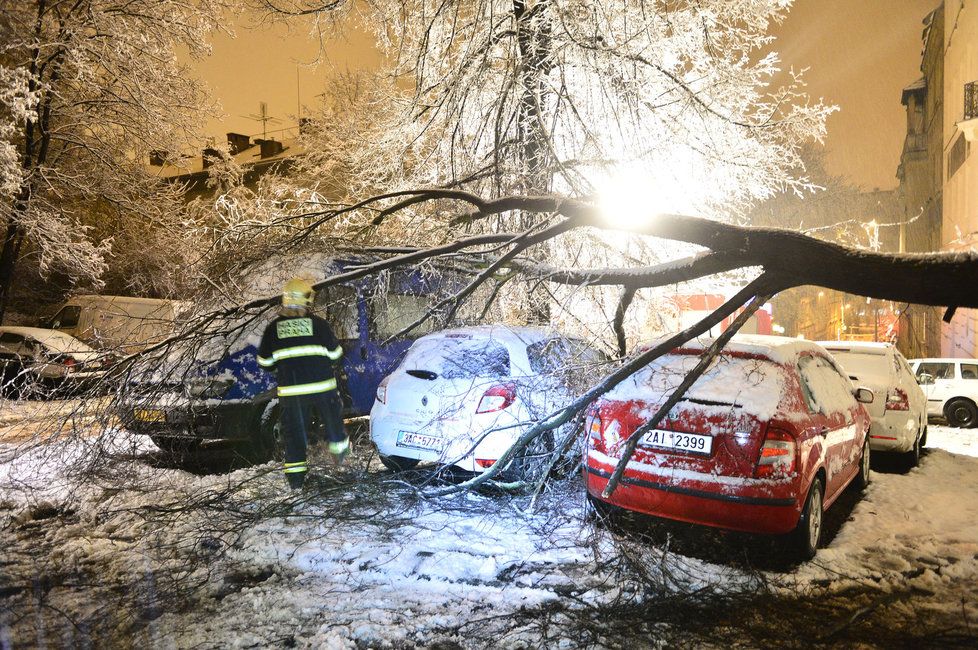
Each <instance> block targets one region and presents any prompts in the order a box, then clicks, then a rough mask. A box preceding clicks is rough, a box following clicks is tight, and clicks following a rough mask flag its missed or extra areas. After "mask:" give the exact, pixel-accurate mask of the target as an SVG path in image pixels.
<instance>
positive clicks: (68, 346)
mask: <svg viewBox="0 0 978 650" xmlns="http://www.w3.org/2000/svg"><path fill="white" fill-rule="evenodd" d="M5 332H9V333H11V334H19V335H21V336H29V337H30V338H32V339H36V340H38V341H40V342H41V343H43V344H44V345H47V346H49V347H51V348H52V349H54V350H56V351H58V352H94V351H95V350H93V349H92V348H91V347H89V346H88V345H87V344H85V343H83V342H81V341H79V340H78V339H76V338H75V337H74V336H72V335H71V334H66V333H65V332H62V331H60V330H49V329H44V328H43V327H13V326H11V327H0V334H3V333H5Z"/></svg>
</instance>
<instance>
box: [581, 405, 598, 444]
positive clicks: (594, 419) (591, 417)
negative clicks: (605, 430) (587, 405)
mask: <svg viewBox="0 0 978 650" xmlns="http://www.w3.org/2000/svg"><path fill="white" fill-rule="evenodd" d="M584 430H585V431H587V435H588V437H589V438H591V440H594V441H596V442H600V441H601V418H600V416H598V409H596V408H594V407H591V409H590V410H589V411H588V412H587V418H586V419H585V420H584Z"/></svg>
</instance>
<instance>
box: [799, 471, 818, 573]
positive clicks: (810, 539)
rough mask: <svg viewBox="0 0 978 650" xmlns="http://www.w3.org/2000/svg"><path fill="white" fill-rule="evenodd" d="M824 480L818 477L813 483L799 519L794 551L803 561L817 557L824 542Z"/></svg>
mask: <svg viewBox="0 0 978 650" xmlns="http://www.w3.org/2000/svg"><path fill="white" fill-rule="evenodd" d="M822 490H823V487H822V479H821V478H818V477H816V478H815V480H814V481H812V487H811V488H810V489H809V490H808V496H807V497H806V498H805V507H804V508H803V509H802V511H801V517H799V519H798V526H797V528H795V532H794V534H793V535H794V540H793V546H794V551H795V552H796V554H797V555H798V557H799V558H800V559H802V560H810V559H812V558H813V557H815V551H817V550H818V546H819V544H821V542H822V519H823V517H822V516H823V514H824V512H823V510H822Z"/></svg>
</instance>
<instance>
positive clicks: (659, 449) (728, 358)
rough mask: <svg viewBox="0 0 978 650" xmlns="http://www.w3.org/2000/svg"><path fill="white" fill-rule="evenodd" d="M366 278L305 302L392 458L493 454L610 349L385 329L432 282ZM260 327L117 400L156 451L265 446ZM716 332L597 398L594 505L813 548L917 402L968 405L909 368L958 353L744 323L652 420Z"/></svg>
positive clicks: (474, 465)
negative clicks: (329, 328)
mask: <svg viewBox="0 0 978 650" xmlns="http://www.w3.org/2000/svg"><path fill="white" fill-rule="evenodd" d="M342 268H343V267H342V264H340V269H342ZM337 270H338V269H336V268H330V269H326V270H325V271H324V272H326V273H327V274H328V273H335V272H336V271H337ZM371 282H373V280H366V279H365V280H362V281H357V282H356V283H352V284H350V285H342V286H336V287H331V288H330V289H329V291H323V292H321V293H320V295H319V296H318V298H317V305H316V306H315V307H316V308H317V309H322V310H323V311H324V312H325V313H326V315H327V317H328V318H330V319H332V320H333V322H334V329H335V330H336V333H337V335H338V338H339V339H340V341H341V345H342V346H343V348H344V353H345V354H344V359H343V362H342V363H343V369H342V370H343V373H342V374H343V379H342V380H341V382H340V385H341V391H342V392H343V394H344V401H345V405H346V409H347V414H348V415H363V414H368V413H369V415H370V438H371V440H372V442H373V444H374V445H375V446H376V448H377V451H378V453H379V457H380V460H381V461H382V462H383V464H384V465H385V466H386V467H388V468H390V469H391V470H394V471H401V470H405V469H409V468H411V467H414V466H416V465H418V464H419V463H422V462H424V463H434V464H437V465H441V466H446V467H452V468H454V469H455V470H460V471H463V472H468V473H472V474H478V473H481V472H485V471H487V470H489V469H490V468H494V467H495V466H496V464H497V463H498V462H499V459H500V458H501V457H502V456H503V454H504V453H505V452H506V451H507V450H508V449H509V448H510V447H511V446H512V445H513V443H514V441H516V440H517V439H518V438H519V437H520V435H521V434H522V433H524V432H525V431H527V430H528V428H530V427H532V426H533V425H534V423H536V422H538V421H540V420H541V419H543V418H545V417H547V416H548V415H550V414H552V413H554V412H556V411H558V410H559V409H560V408H562V407H564V406H566V405H567V404H569V403H570V402H571V401H572V400H573V399H574V397H575V396H576V395H579V394H580V393H581V392H582V391H583V389H584V388H586V387H588V386H590V385H592V384H593V383H594V381H595V380H597V379H598V378H600V377H602V376H604V375H606V374H607V373H608V371H609V367H608V366H609V364H611V363H614V362H613V361H611V360H609V359H608V358H607V357H605V356H604V355H603V354H602V353H601V352H600V351H598V350H596V349H594V348H592V347H591V346H589V345H588V344H587V343H586V342H585V341H583V340H581V339H579V338H576V337H573V336H567V335H564V334H561V333H560V332H557V331H555V330H552V329H547V328H535V327H507V326H479V327H464V328H457V329H452V330H446V331H440V332H432V333H427V334H424V335H422V336H420V337H419V338H416V339H414V340H412V339H410V338H405V337H393V335H394V334H396V333H397V332H399V331H400V330H401V329H402V328H403V327H404V325H406V324H409V323H412V322H414V321H415V320H417V318H418V316H419V315H420V314H421V313H422V312H423V311H424V310H425V309H426V308H427V305H428V304H430V302H431V297H432V294H433V293H434V292H435V291H437V290H438V289H439V287H437V286H435V285H426V284H424V282H422V281H421V278H420V276H418V277H414V276H411V275H406V276H404V277H399V278H393V279H391V284H390V286H389V287H386V288H385V289H384V290H383V291H384V303H383V306H381V305H380V304H375V299H374V297H373V296H375V295H378V294H377V291H378V290H377V288H375V287H374V286H373V285H371V284H370V283H371ZM251 325H252V329H254V327H260V326H261V323H252V324H251ZM392 337H393V338H392ZM256 340H257V337H256V336H255V332H251V331H250V330H247V331H245V330H242V331H241V332H239V333H238V335H237V336H236V338H235V340H234V341H228V342H227V343H226V344H225V345H224V346H223V347H222V348H221V349H220V350H218V351H217V352H219V354H215V355H210V356H208V355H197V356H193V355H191V356H192V357H193V358H194V359H195V364H196V365H194V366H193V367H191V368H189V369H188V370H187V372H186V373H185V374H183V375H179V376H177V377H175V378H174V379H175V381H170V382H169V383H167V382H165V381H164V382H162V383H161V382H160V381H159V380H158V379H155V378H152V377H151V378H149V379H148V380H147V381H146V382H144V383H145V385H134V386H133V388H132V390H131V391H130V392H129V394H127V395H126V396H125V398H124V399H123V400H121V401H120V407H119V408H120V416H121V417H122V418H123V420H124V421H126V422H127V423H128V424H129V425H130V426H131V427H132V428H133V429H135V430H136V431H137V432H139V433H144V434H147V435H150V436H152V438H153V440H154V441H156V442H157V444H158V445H160V446H161V447H163V448H164V449H171V450H174V449H182V450H186V449H189V448H192V447H194V446H196V445H198V444H200V442H201V441H205V440H209V439H234V440H238V441H242V442H245V443H246V444H248V445H249V447H250V449H251V450H252V451H253V452H255V453H253V455H254V457H255V459H256V460H264V459H266V458H268V457H270V455H271V453H272V451H273V449H274V446H275V441H274V437H275V435H276V434H275V431H276V428H275V426H274V423H275V422H276V421H277V411H276V409H277V400H276V398H275V396H274V390H273V389H274V383H273V380H272V378H271V376H270V375H268V374H266V373H264V372H263V371H261V370H260V369H259V368H258V366H257V363H256V362H255V356H254V355H255V350H254V343H255V341H256ZM709 343H710V341H709V340H701V341H698V342H691V343H690V344H688V345H686V346H685V347H682V348H680V349H677V350H674V351H672V352H671V353H670V354H667V355H664V356H662V357H660V358H659V359H657V360H655V361H654V362H653V363H651V364H649V365H648V366H646V367H644V368H642V369H640V370H639V371H637V372H635V373H634V374H633V375H632V376H630V377H628V378H627V379H626V380H625V381H623V382H622V383H621V384H619V385H618V386H617V387H615V388H614V389H613V390H612V391H610V392H608V393H607V394H605V395H604V396H602V397H601V398H599V399H598V400H597V401H596V402H595V403H594V404H592V406H591V408H590V410H589V411H588V412H587V414H586V415H587V417H586V421H585V435H584V440H583V444H582V448H581V455H580V456H579V457H580V458H581V459H582V467H583V476H584V479H585V483H586V486H587V492H588V494H589V495H590V497H591V499H593V500H594V501H595V502H596V503H603V504H609V505H613V506H619V507H622V508H626V509H630V510H635V511H639V512H643V513H647V514H650V515H655V516H659V517H665V518H670V519H677V520H682V521H687V522H692V523H696V524H703V525H709V526H717V527H722V528H728V529H734V530H742V531H749V532H754V533H770V534H787V535H790V538H791V539H792V540H793V544H794V546H795V548H796V549H797V550H798V551H799V552H800V553H801V554H802V555H804V556H806V557H810V556H811V555H812V554H814V552H815V549H816V548H817V547H818V544H819V542H820V540H821V531H822V516H823V513H824V511H825V509H826V508H828V507H830V506H831V505H832V504H833V503H835V502H836V501H837V499H838V498H839V496H840V495H841V494H842V492H843V491H844V490H845V489H846V488H847V487H848V486H850V485H855V486H857V487H861V486H865V485H866V484H867V483H868V481H869V478H870V473H869V468H870V456H871V453H872V452H891V453H899V454H902V455H903V457H904V459H905V460H906V461H907V464H908V466H914V465H916V464H917V463H918V462H919V458H920V450H921V447H923V446H924V444H925V443H926V437H927V411H928V406H927V405H928V404H931V408H930V410H931V412H932V413H933V412H935V411H937V410H940V411H941V412H944V413H947V406H946V405H948V404H957V406H955V407H952V408H951V413H952V414H955V413H957V411H955V408H956V409H959V410H963V411H964V410H966V409H965V407H963V406H961V405H960V403H959V402H956V401H955V398H953V397H940V396H939V395H938V394H937V392H936V391H933V392H932V394H928V395H926V396H925V394H924V391H922V390H921V388H920V386H918V385H917V381H916V380H915V378H914V373H916V375H917V377H918V378H920V379H921V381H922V383H925V382H926V380H927V377H928V375H929V374H930V372H934V373H935V374H934V375H932V376H934V377H938V376H939V377H941V378H951V377H955V378H958V377H961V376H962V375H964V374H965V373H970V372H972V371H973V372H974V373H975V374H976V375H978V367H970V366H969V364H967V363H955V362H951V363H950V366H949V367H948V366H939V365H935V364H939V363H946V362H945V361H942V360H921V362H918V363H917V364H916V365H915V366H914V367H913V368H912V369H911V367H910V365H908V363H907V361H906V360H905V359H903V357H902V356H901V355H900V354H899V352H898V351H897V350H896V349H895V348H894V347H893V346H891V345H887V344H864V343H849V342H846V343H843V342H835V341H830V342H823V344H822V345H819V344H817V343H814V342H807V341H799V340H796V339H786V338H781V337H769V336H738V337H734V339H733V340H732V341H731V342H730V343H729V344H728V345H727V346H726V347H725V349H724V350H723V352H722V353H721V354H720V355H719V356H718V357H717V358H716V359H715V360H714V361H713V363H712V365H711V366H710V367H709V369H708V370H707V371H706V373H705V374H704V375H703V376H702V377H700V378H699V379H698V380H697V381H696V382H695V383H694V384H693V385H692V387H691V388H690V389H689V391H688V392H687V393H686V395H685V396H684V398H683V399H682V400H681V401H680V402H679V403H678V404H677V405H675V406H674V407H673V408H672V409H671V410H670V411H669V413H668V414H667V416H666V418H665V419H663V420H662V421H661V422H660V423H659V424H658V425H657V426H656V427H655V428H652V429H649V430H646V427H645V425H646V423H647V422H648V421H649V419H650V417H651V416H652V415H653V414H654V413H655V412H656V411H657V410H658V408H659V407H660V406H661V405H662V403H663V402H664V400H665V399H667V397H668V396H669V395H670V394H671V393H672V391H673V389H674V388H675V387H676V386H678V385H679V383H680V382H681V381H682V379H683V378H684V377H685V376H686V374H687V373H688V371H689V370H690V369H691V368H692V367H693V366H694V365H695V364H696V363H697V361H698V359H699V358H700V355H701V354H702V352H703V350H704V349H706V346H708V345H709ZM936 381H937V379H934V383H935V384H936ZM926 385H927V384H926V383H925V388H926ZM938 399H941V400H942V402H938ZM935 402H937V403H938V404H942V406H940V407H937V406H933V403H935ZM971 404H972V408H973V404H974V403H973V402H972V403H971ZM967 416H968V413H967V412H962V413H961V414H959V417H961V418H964V419H965V420H966V421H967ZM975 419H978V418H975ZM567 426H572V425H565V428H564V429H562V430H558V431H554V432H550V433H549V434H548V435H545V436H541V437H540V438H539V439H538V440H537V441H536V444H535V445H534V446H533V447H532V448H531V449H529V450H526V451H525V452H523V453H522V454H520V455H518V456H517V457H516V458H514V459H513V460H512V461H511V462H510V463H509V464H508V465H507V466H506V467H503V468H500V469H501V472H500V474H501V477H502V478H503V479H504V480H511V479H526V478H527V477H528V476H530V475H531V474H532V472H534V471H540V467H541V465H542V463H541V462H539V458H541V457H543V456H544V455H547V454H549V452H551V451H553V450H554V449H555V448H556V445H557V443H558V441H563V440H565V439H568V440H570V439H571V438H567V437H566V435H565V434H573V433H575V432H574V431H572V430H568V429H567V428H566V427H567ZM633 435H641V436H642V438H641V440H640V441H639V442H638V445H637V447H636V451H635V453H634V455H633V457H632V459H631V460H630V462H629V463H628V465H627V466H626V470H625V473H624V476H623V478H622V481H621V483H620V485H619V487H618V488H617V489H616V490H615V491H614V492H613V493H612V494H611V496H610V497H608V498H607V499H606V498H604V497H603V496H602V493H603V490H604V488H605V487H606V485H607V483H608V480H609V479H610V477H611V475H612V472H613V471H614V468H615V466H616V465H617V463H618V461H619V459H620V458H621V453H622V449H623V447H624V445H625V443H626V441H628V440H629V438H631V437H632V436H633Z"/></svg>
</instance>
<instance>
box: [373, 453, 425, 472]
mask: <svg viewBox="0 0 978 650" xmlns="http://www.w3.org/2000/svg"><path fill="white" fill-rule="evenodd" d="M380 462H382V463H383V464H384V467H386V468H387V469H389V470H390V471H392V472H406V471H408V470H409V469H414V468H415V467H417V465H418V463H420V462H421V461H420V460H418V459H417V458H405V457H404V456H385V455H383V454H380Z"/></svg>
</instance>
